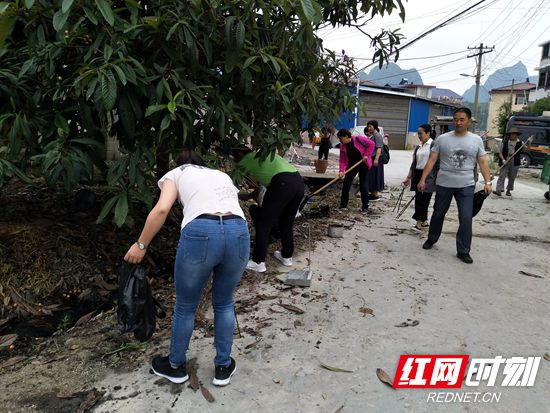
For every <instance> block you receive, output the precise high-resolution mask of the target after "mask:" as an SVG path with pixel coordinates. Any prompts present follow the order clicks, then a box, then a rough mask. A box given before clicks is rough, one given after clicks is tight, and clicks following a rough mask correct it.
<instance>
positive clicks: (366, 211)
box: [361, 208, 369, 215]
mask: <svg viewBox="0 0 550 413" xmlns="http://www.w3.org/2000/svg"><path fill="white" fill-rule="evenodd" d="M361 213H362V214H365V215H366V214H368V213H369V209H368V208H361Z"/></svg>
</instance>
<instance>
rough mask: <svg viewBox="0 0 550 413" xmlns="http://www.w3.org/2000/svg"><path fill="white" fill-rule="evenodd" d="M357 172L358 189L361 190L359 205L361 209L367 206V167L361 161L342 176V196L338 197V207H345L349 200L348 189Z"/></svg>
mask: <svg viewBox="0 0 550 413" xmlns="http://www.w3.org/2000/svg"><path fill="white" fill-rule="evenodd" d="M357 173H359V191H360V192H361V206H362V208H363V209H368V207H369V168H368V166H367V165H366V164H365V163H361V165H359V166H358V167H357V168H355V169H354V170H352V171H350V172H348V173H347V174H346V176H345V177H344V185H343V187H342V196H341V198H340V208H347V206H348V202H349V190H350V189H351V184H352V182H353V178H355V176H356V175H357Z"/></svg>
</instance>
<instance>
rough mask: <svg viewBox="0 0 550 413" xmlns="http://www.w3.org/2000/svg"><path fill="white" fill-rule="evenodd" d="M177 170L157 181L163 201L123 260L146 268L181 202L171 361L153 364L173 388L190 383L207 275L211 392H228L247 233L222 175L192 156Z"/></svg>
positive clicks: (233, 191) (247, 249)
mask: <svg viewBox="0 0 550 413" xmlns="http://www.w3.org/2000/svg"><path fill="white" fill-rule="evenodd" d="M177 165H178V167H177V168H175V169H172V170H171V171H169V172H168V173H167V174H166V175H164V176H163V177H162V178H161V179H160V180H159V182H158V185H159V187H160V189H161V192H160V198H159V200H158V202H157V204H156V205H155V207H154V208H153V209H152V210H151V212H150V213H149V215H148V216H147V220H146V222H145V226H144V227H143V231H142V232H141V234H140V236H139V237H138V239H137V241H136V242H135V243H134V244H132V245H131V246H130V249H129V250H128V252H127V253H126V255H125V256H124V260H125V261H126V262H128V263H130V264H137V263H140V262H141V261H142V260H143V257H144V256H145V253H146V252H147V247H148V246H149V244H150V243H151V241H152V239H153V238H154V236H155V235H156V234H157V233H158V231H159V230H160V229H161V227H162V226H163V225H164V222H165V220H166V217H167V216H168V214H169V213H170V210H171V209H172V205H173V204H174V202H176V200H178V201H179V202H180V204H181V205H182V206H183V221H182V223H181V233H180V240H179V244H178V247H177V253H176V261H175V265H174V283H175V289H176V304H175V307H174V315H173V319H172V339H171V343H170V353H169V355H168V356H164V357H160V356H158V357H155V358H154V359H153V361H152V363H151V366H152V370H153V372H154V373H155V374H156V375H157V376H160V377H164V378H166V379H168V380H170V381H171V382H173V383H184V382H185V381H187V380H188V379H189V375H188V374H187V370H186V360H187V359H186V353H187V349H188V348H189V341H190V340H191V335H192V334H193V328H194V322H195V312H196V310H197V306H198V304H199V301H200V298H201V294H202V291H203V290H204V287H205V286H206V284H207V282H208V280H209V279H210V274H212V306H213V308H214V345H215V347H216V357H215V358H214V367H215V374H214V380H213V384H214V385H216V386H225V385H227V384H229V381H230V379H231V376H232V375H233V373H235V370H236V366H235V360H234V359H233V358H232V357H231V346H232V343H233V330H234V326H235V310H234V304H233V291H234V290H235V287H236V285H237V283H238V282H239V280H240V279H241V276H242V274H243V272H244V270H245V268H246V263H247V262H248V257H249V253H250V237H249V232H248V225H247V223H246V220H245V216H244V213H243V211H242V209H241V207H240V205H239V199H238V192H239V191H238V189H237V188H236V187H235V186H234V185H233V181H232V180H231V178H230V177H229V176H228V175H227V174H225V173H223V172H221V171H218V170H216V169H210V168H208V167H207V166H206V165H205V163H204V162H203V160H202V159H201V158H200V157H199V155H197V154H196V153H195V152H193V151H192V150H190V149H188V150H184V151H183V152H182V153H181V155H180V156H179V158H178V161H177Z"/></svg>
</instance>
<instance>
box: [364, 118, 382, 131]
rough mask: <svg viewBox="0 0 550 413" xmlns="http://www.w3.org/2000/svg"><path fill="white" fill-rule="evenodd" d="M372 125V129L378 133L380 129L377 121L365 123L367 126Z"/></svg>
mask: <svg viewBox="0 0 550 413" xmlns="http://www.w3.org/2000/svg"><path fill="white" fill-rule="evenodd" d="M369 125H372V127H373V128H374V129H376V131H377V132H380V129H379V128H378V121H377V120H374V119H373V120H369V121H368V122H367V126H369Z"/></svg>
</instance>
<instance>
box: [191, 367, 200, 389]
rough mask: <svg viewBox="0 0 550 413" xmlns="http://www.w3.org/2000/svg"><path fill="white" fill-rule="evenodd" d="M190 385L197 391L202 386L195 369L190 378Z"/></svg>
mask: <svg viewBox="0 0 550 413" xmlns="http://www.w3.org/2000/svg"><path fill="white" fill-rule="evenodd" d="M189 387H191V389H193V391H195V392H196V391H197V390H198V389H199V388H200V387H201V386H200V384H199V378H198V377H197V373H195V372H194V371H193V372H191V375H190V380H189Z"/></svg>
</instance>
